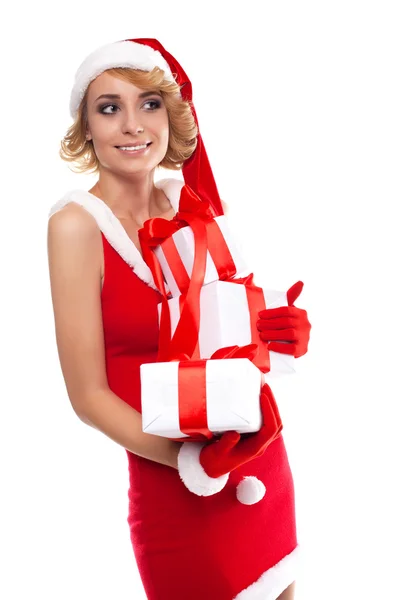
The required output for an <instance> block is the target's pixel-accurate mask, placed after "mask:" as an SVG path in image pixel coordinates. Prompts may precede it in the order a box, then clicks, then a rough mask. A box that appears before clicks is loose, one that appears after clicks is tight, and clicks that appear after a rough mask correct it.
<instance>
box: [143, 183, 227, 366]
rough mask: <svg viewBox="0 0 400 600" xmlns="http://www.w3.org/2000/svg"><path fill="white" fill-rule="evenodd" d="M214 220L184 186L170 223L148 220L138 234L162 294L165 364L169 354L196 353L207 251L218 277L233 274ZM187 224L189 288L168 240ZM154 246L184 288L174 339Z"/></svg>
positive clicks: (162, 358) (161, 349)
mask: <svg viewBox="0 0 400 600" xmlns="http://www.w3.org/2000/svg"><path fill="white" fill-rule="evenodd" d="M214 217H215V215H214V213H213V211H212V210H211V208H210V206H209V203H208V202H205V201H202V200H201V199H200V198H199V197H198V196H197V195H196V194H195V193H194V192H193V190H192V189H191V188H190V187H189V186H187V185H184V186H183V187H182V190H181V196H180V201H179V211H178V212H177V213H176V215H175V216H174V217H173V219H172V220H171V221H168V220H166V219H162V218H160V217H155V218H153V219H148V220H147V221H145V223H144V225H143V227H142V228H141V229H139V231H138V235H139V241H140V245H141V247H142V251H143V259H144V261H145V262H146V263H147V265H148V266H149V268H150V270H151V272H152V274H153V278H154V282H155V284H156V287H157V288H158V289H159V290H160V292H161V295H162V299H161V301H162V306H161V318H160V339H159V351H158V360H159V361H168V360H170V358H169V357H170V356H171V355H174V354H177V353H179V352H181V353H182V352H183V353H184V354H188V355H189V356H190V357H192V356H193V354H194V352H195V350H196V347H197V345H198V335H199V327H200V291H201V287H202V285H203V283H204V276H205V270H206V261H207V249H209V250H210V253H211V256H212V258H213V260H214V262H215V264H216V267H217V270H218V273H219V275H220V277H223V278H224V279H227V278H229V277H232V276H233V275H234V274H235V273H236V267H235V264H234V262H233V259H232V256H231V254H230V252H229V249H228V246H227V244H226V242H225V239H224V237H223V235H222V233H221V230H220V229H219V227H218V225H217V223H216V222H215V221H214ZM187 225H189V226H190V227H191V229H192V230H193V235H194V261H193V269H192V274H191V277H190V279H189V285H188V286H187V282H188V275H187V273H186V270H185V268H184V266H183V264H182V261H181V259H180V257H179V255H178V253H177V251H176V248H175V250H173V248H172V245H171V244H173V240H172V239H170V238H171V237H172V235H173V234H174V233H175V232H176V231H178V229H180V228H182V227H186V226H187ZM157 246H162V247H163V250H164V246H165V248H166V253H167V255H168V259H169V260H171V261H172V262H171V263H169V264H170V266H171V268H172V269H173V270H175V271H176V272H178V273H181V275H180V276H178V279H177V283H178V285H180V286H183V288H180V289H184V290H185V292H184V296H185V297H184V303H183V305H182V313H181V318H180V319H179V322H178V325H177V327H176V330H175V332H174V335H173V336H171V317H170V313H169V306H168V296H167V293H166V289H165V284H164V278H163V274H162V270H161V267H160V264H159V262H158V260H157V258H156V256H155V254H154V249H155V248H156V247H157ZM217 258H218V259H219V260H217ZM183 273H186V275H184V274H183Z"/></svg>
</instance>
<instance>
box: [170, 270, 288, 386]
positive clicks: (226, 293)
mask: <svg viewBox="0 0 400 600" xmlns="http://www.w3.org/2000/svg"><path fill="white" fill-rule="evenodd" d="M260 289H262V292H263V295H264V300H265V307H266V308H276V307H278V306H287V305H288V304H287V296H286V292H281V291H278V290H271V289H266V288H260ZM179 305H180V298H179V297H176V298H171V299H170V300H168V306H169V309H170V315H171V333H172V335H173V333H174V331H175V329H176V326H177V324H178V321H179V318H180V306H179ZM158 316H159V319H160V317H161V303H160V304H159V305H158ZM257 320H258V315H257ZM251 333H252V332H251V325H250V311H249V305H248V301H247V295H246V288H245V285H244V284H240V283H232V282H229V281H214V282H212V283H209V284H207V285H205V286H203V287H202V289H201V292H200V330H199V351H200V358H210V356H212V354H213V353H214V352H215V351H216V350H218V349H220V348H225V347H227V346H234V345H238V346H245V345H247V344H250V343H256V344H263V343H264V342H263V341H262V340H261V339H260V337H259V332H258V331H257V339H251ZM269 357H270V371H269V372H268V373H266V374H265V377H266V380H267V379H268V378H274V377H280V376H282V375H288V374H291V373H295V367H294V361H295V358H294V356H293V355H290V354H283V353H280V352H272V351H270V352H269ZM255 362H256V361H255Z"/></svg>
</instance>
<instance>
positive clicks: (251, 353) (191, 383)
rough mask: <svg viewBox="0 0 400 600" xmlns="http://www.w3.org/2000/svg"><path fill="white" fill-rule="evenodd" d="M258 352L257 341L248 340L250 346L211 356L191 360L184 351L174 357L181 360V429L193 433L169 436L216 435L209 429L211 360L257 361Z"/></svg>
mask: <svg viewBox="0 0 400 600" xmlns="http://www.w3.org/2000/svg"><path fill="white" fill-rule="evenodd" d="M257 352H258V346H257V344H248V345H247V346H227V347H226V348H220V349H219V350H216V351H215V352H214V353H213V355H212V356H211V357H210V358H207V359H202V360H190V359H189V357H188V356H187V355H185V354H182V353H180V354H178V355H176V356H175V357H173V358H172V360H177V361H179V366H178V404H179V429H180V430H181V431H182V433H184V434H186V435H187V436H189V437H185V438H169V439H171V440H172V441H174V442H199V441H202V442H204V441H207V440H210V439H211V438H213V437H214V434H213V433H212V432H211V431H210V430H209V428H208V421H207V392H206V389H207V383H206V363H207V360H220V359H225V358H229V359H231V358H248V359H249V360H251V361H252V362H254V359H255V357H256V356H257ZM263 384H264V375H263V374H261V384H260V390H261V386H262V385H263Z"/></svg>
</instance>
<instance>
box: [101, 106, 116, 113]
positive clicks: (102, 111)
mask: <svg viewBox="0 0 400 600" xmlns="http://www.w3.org/2000/svg"><path fill="white" fill-rule="evenodd" d="M113 106H117V105H116V104H106V105H105V106H102V107H101V108H100V112H101V113H102V114H104V115H112V114H113V113H112V112H106V111H105V109H106V108H112V107H113Z"/></svg>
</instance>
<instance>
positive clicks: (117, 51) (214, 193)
mask: <svg viewBox="0 0 400 600" xmlns="http://www.w3.org/2000/svg"><path fill="white" fill-rule="evenodd" d="M115 67H128V68H131V69H140V70H143V71H151V70H152V69H153V68H154V67H159V68H160V69H162V70H163V71H164V73H165V77H166V78H167V79H169V80H171V81H175V82H176V83H177V84H178V85H179V86H180V96H181V98H182V99H183V100H187V101H189V102H190V103H191V105H190V107H191V110H192V114H193V117H194V119H195V122H196V125H197V127H198V131H199V132H198V135H197V146H196V149H195V151H194V152H193V154H192V155H191V157H190V158H188V159H187V160H186V161H184V163H183V165H182V174H183V178H184V181H185V183H186V184H187V185H188V186H189V187H191V188H192V190H193V191H194V192H195V193H196V194H197V195H198V196H199V197H200V198H201V199H202V200H206V201H208V202H209V203H210V205H211V207H212V208H213V209H214V212H215V214H216V215H223V214H224V211H223V208H222V203H221V199H220V197H219V193H218V189H217V186H216V183H215V180H214V176H213V172H212V169H211V166H210V163H209V160H208V157H207V153H206V150H205V147H204V144H203V140H202V137H201V135H200V129H199V123H198V119H197V115H196V111H195V108H194V106H193V103H192V84H191V81H190V79H189V78H188V76H187V74H186V73H185V71H184V70H183V69H182V67H181V65H180V64H179V63H178V61H177V60H176V58H174V57H173V56H172V54H170V53H169V52H167V50H165V48H164V47H163V46H162V45H161V44H160V42H159V41H158V40H156V39H154V38H135V39H128V40H121V41H118V42H113V43H110V44H106V45H105V46H101V47H100V48H97V50H95V51H94V52H92V53H91V54H89V55H88V56H87V57H86V58H85V60H84V61H83V62H82V64H81V65H80V67H79V68H78V70H77V72H76V75H75V81H74V85H73V88H72V92H71V98H70V114H71V116H72V117H73V118H75V117H76V114H77V112H78V108H79V105H80V102H81V100H82V98H83V96H84V95H85V91H86V89H87V88H88V86H89V84H90V82H91V81H93V79H95V78H96V77H98V75H100V73H102V72H103V71H106V70H107V69H112V68H115Z"/></svg>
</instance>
